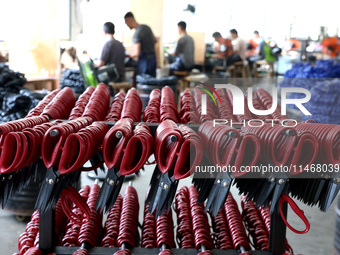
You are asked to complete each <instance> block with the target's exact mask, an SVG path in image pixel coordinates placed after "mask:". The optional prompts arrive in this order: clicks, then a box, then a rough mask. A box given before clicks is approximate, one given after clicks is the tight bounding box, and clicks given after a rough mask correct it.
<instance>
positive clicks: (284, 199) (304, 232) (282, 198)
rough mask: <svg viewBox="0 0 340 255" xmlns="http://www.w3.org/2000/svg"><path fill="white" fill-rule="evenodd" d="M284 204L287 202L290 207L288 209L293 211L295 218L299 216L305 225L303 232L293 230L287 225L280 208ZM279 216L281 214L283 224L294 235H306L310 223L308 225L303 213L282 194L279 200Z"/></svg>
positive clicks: (292, 201) (291, 200)
mask: <svg viewBox="0 0 340 255" xmlns="http://www.w3.org/2000/svg"><path fill="white" fill-rule="evenodd" d="M284 202H287V203H288V204H289V205H290V207H291V208H292V209H293V211H294V213H295V214H296V215H297V216H299V218H300V219H301V220H302V221H303V222H304V223H305V225H306V228H305V229H304V230H297V229H295V228H293V227H292V226H291V225H289V223H288V221H287V219H286V217H285V215H284V214H283V211H282V206H283V203H284ZM280 214H281V218H282V220H283V222H284V223H285V224H286V226H287V227H288V228H289V229H290V230H291V231H293V232H294V233H296V234H306V233H307V232H308V231H309V229H310V223H309V221H308V219H307V218H306V216H305V213H304V211H303V210H301V209H300V208H299V206H298V205H297V204H296V203H295V202H294V200H293V199H291V198H290V197H289V196H288V195H286V194H282V196H281V200H280Z"/></svg>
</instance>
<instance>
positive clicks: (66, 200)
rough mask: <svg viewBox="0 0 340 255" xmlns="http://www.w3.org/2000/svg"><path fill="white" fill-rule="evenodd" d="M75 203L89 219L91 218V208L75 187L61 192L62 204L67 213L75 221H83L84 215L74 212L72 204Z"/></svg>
mask: <svg viewBox="0 0 340 255" xmlns="http://www.w3.org/2000/svg"><path fill="white" fill-rule="evenodd" d="M73 203H74V204H75V205H76V207H78V208H79V209H80V210H81V211H82V212H83V213H84V215H85V218H86V219H87V220H89V219H90V208H89V206H88V205H87V203H86V202H85V201H84V199H83V198H82V197H81V196H80V195H79V193H78V192H77V191H76V190H75V189H74V188H73V187H71V186H70V187H68V188H67V189H64V190H63V192H62V193H61V206H62V208H63V211H64V212H65V215H66V216H67V217H68V218H69V219H70V220H71V221H73V222H82V220H83V217H81V216H78V215H76V214H75V213H73V212H72V204H73Z"/></svg>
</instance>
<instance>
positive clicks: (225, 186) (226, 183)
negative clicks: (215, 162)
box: [212, 177, 232, 217]
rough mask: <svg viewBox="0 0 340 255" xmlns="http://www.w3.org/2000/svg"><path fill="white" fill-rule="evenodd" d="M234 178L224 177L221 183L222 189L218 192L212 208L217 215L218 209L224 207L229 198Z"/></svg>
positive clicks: (214, 214)
mask: <svg viewBox="0 0 340 255" xmlns="http://www.w3.org/2000/svg"><path fill="white" fill-rule="evenodd" d="M231 183H232V179H231V178H228V177H226V178H223V179H222V181H221V183H220V190H219V192H218V193H217V198H215V200H214V205H213V208H212V214H213V216H214V217H216V215H217V213H218V211H219V210H220V209H221V208H222V206H223V205H224V203H225V201H226V200H227V196H228V194H229V190H230V187H231Z"/></svg>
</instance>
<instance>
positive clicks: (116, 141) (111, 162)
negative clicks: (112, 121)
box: [103, 118, 134, 169]
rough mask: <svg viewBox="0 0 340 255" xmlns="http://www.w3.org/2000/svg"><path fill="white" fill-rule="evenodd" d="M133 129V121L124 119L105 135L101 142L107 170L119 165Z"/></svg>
mask: <svg viewBox="0 0 340 255" xmlns="http://www.w3.org/2000/svg"><path fill="white" fill-rule="evenodd" d="M133 127H134V122H133V120H132V119H130V118H124V119H120V120H119V121H118V122H117V123H116V125H115V126H113V127H112V128H111V129H110V130H109V131H108V132H107V133H106V135H105V137H104V141H103V157H104V161H105V164H106V166H107V167H108V168H109V169H111V168H113V167H118V166H119V165H120V163H121V160H122V157H123V153H124V150H125V147H126V144H127V143H128V141H129V139H130V138H131V136H132V132H133Z"/></svg>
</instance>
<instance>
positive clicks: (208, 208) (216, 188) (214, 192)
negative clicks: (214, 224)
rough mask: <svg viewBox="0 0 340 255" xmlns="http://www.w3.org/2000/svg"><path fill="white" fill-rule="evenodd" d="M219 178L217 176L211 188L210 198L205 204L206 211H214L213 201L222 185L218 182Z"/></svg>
mask: <svg viewBox="0 0 340 255" xmlns="http://www.w3.org/2000/svg"><path fill="white" fill-rule="evenodd" d="M217 180H218V178H216V180H215V181H214V184H213V186H212V188H211V190H210V193H209V196H208V200H207V203H206V205H205V211H206V212H207V211H209V212H211V211H212V207H213V203H214V200H215V199H216V197H217V194H218V192H219V191H220V185H219V184H218V183H217Z"/></svg>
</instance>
